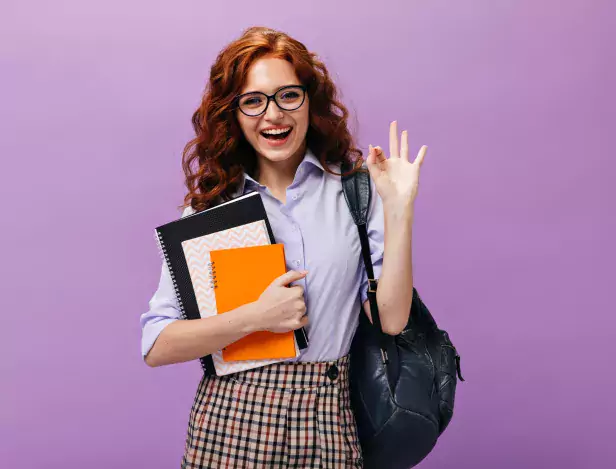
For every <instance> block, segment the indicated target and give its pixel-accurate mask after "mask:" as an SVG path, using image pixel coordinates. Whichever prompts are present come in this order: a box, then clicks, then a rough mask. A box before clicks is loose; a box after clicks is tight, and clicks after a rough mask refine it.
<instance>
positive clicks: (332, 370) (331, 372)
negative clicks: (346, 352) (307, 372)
mask: <svg viewBox="0 0 616 469" xmlns="http://www.w3.org/2000/svg"><path fill="white" fill-rule="evenodd" d="M327 377H328V378H329V379H331V380H332V381H335V380H336V378H337V377H338V367H337V366H336V365H332V366H330V367H329V369H328V370H327Z"/></svg>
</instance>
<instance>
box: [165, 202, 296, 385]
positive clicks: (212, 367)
mask: <svg viewBox="0 0 616 469" xmlns="http://www.w3.org/2000/svg"><path fill="white" fill-rule="evenodd" d="M155 231H156V237H157V240H158V243H159V247H160V250H161V254H162V256H163V257H164V260H165V262H166V264H167V267H168V269H169V272H170V274H171V279H172V281H173V285H174V288H175V292H176V297H177V300H178V303H179V306H180V311H181V314H182V318H183V319H199V318H201V317H202V314H201V312H203V311H205V310H207V309H208V306H209V302H211V301H214V300H213V298H212V297H208V291H207V287H205V286H204V285H202V283H203V282H207V281H208V279H205V278H204V277H205V275H202V274H203V271H202V270H200V269H205V268H206V265H205V264H207V258H208V255H209V253H208V252H207V249H212V248H216V249H221V248H222V249H224V248H228V247H230V246H229V245H226V244H224V243H225V242H227V243H235V244H236V245H237V244H238V243H243V242H244V240H243V239H242V236H243V235H245V236H244V237H245V238H246V241H247V242H250V243H256V242H258V241H256V240H255V238H256V237H260V238H261V243H267V244H274V243H275V242H276V241H275V238H274V234H273V232H272V228H271V225H270V223H269V220H268V218H267V214H266V212H265V207H264V206H263V201H262V200H261V196H260V195H259V193H258V192H250V193H248V194H245V195H242V196H240V197H237V198H235V199H232V200H230V201H228V202H223V203H221V204H219V205H217V206H215V207H212V208H209V209H206V210H203V211H201V212H197V213H193V214H191V215H187V216H185V217H183V218H180V219H178V220H175V221H172V222H170V223H166V224H164V225H161V226H159V227H157V228H156V230H155ZM231 247H233V246H231ZM191 256H192V257H191ZM191 275H192V276H191ZM210 280H211V279H210ZM200 306H201V309H200ZM295 339H296V344H297V347H298V349H299V350H303V349H305V348H306V347H307V346H308V336H307V334H306V332H305V330H304V328H301V329H297V330H296V331H295ZM200 362H201V366H202V368H203V370H204V372H205V373H206V374H219V375H220V374H229V373H233V372H235V371H241V370H243V369H249V368H254V367H256V366H257V365H256V364H251V363H242V364H240V363H232V364H223V363H222V361H221V359H220V358H219V355H218V354H214V357H212V356H211V355H207V356H205V357H201V359H200ZM217 369H218V372H217Z"/></svg>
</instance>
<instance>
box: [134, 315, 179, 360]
mask: <svg viewBox="0 0 616 469" xmlns="http://www.w3.org/2000/svg"><path fill="white" fill-rule="evenodd" d="M174 321H177V319H176V318H160V319H158V320H156V321H149V322H148V323H147V324H146V325H145V326H144V327H143V332H142V335H141V358H142V359H145V357H146V355H147V354H148V353H149V351H150V350H151V349H152V346H153V345H154V342H156V339H158V336H159V335H160V333H161V332H162V331H163V329H164V328H165V327H167V326H168V325H169V324H171V323H172V322H174Z"/></svg>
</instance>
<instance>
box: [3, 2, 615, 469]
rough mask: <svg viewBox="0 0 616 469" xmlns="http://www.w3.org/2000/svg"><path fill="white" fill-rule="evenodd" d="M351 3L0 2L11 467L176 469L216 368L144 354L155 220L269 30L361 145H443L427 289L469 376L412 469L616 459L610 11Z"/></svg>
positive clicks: (420, 204)
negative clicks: (298, 48) (198, 114)
mask: <svg viewBox="0 0 616 469" xmlns="http://www.w3.org/2000/svg"><path fill="white" fill-rule="evenodd" d="M361 3H362V2H357V1H345V2H333V1H331V0H327V1H311V2H297V3H295V2H292V3H282V2H272V1H260V2H255V1H237V0H236V1H234V2H229V1H224V2H206V1H195V0H191V1H189V0H185V1H182V2H162V1H152V0H148V1H145V0H140V1H132V2H125V1H122V2H120V1H117V0H116V1H111V0H108V1H106V2H96V3H95V2H82V1H77V0H70V1H69V0H63V1H60V0H56V1H54V2H45V1H37V2H34V1H25V0H8V1H7V0H3V1H2V3H1V5H0V67H1V73H0V77H1V80H2V86H1V87H0V126H1V127H0V128H1V130H0V155H1V161H2V166H1V171H0V179H1V181H0V182H1V184H0V191H1V192H0V194H1V201H0V203H1V206H0V210H1V212H0V213H1V215H2V216H1V220H2V221H1V223H2V229H1V235H0V236H1V237H2V248H1V249H2V260H1V267H0V280H1V282H0V285H1V286H0V288H1V291H0V295H1V296H2V324H1V329H0V330H1V331H2V333H1V336H2V339H1V340H0V348H1V349H0V351H1V357H2V360H1V361H0V367H1V368H0V376H1V379H2V382H1V383H2V386H1V389H2V393H1V394H2V396H1V398H0V467H3V468H17V467H19V468H21V469H30V468H36V469H41V468H63V469H69V468H83V467H87V468H89V469H103V468H135V467H137V468H151V469H156V468H161V469H163V468H164V469H167V468H172V467H179V460H180V457H181V453H182V449H183V443H184V438H185V430H186V425H187V419H188V412H189V409H190V406H191V403H192V398H193V395H194V392H195V390H196V385H197V380H198V378H199V372H200V369H199V366H198V365H197V364H196V363H194V362H193V363H188V364H183V365H177V366H171V367H165V368H159V369H150V368H148V367H146V366H145V365H144V364H143V363H142V362H141V357H140V352H139V350H140V349H139V343H140V329H139V322H138V320H139V315H140V314H141V313H142V312H143V311H145V309H146V308H147V306H148V304H147V302H148V300H149V298H150V297H151V295H152V293H153V291H154V289H155V288H156V285H157V282H158V275H159V269H160V262H161V261H160V258H159V257H158V252H157V250H156V247H155V244H154V241H153V228H154V227H155V226H156V225H158V224H161V223H163V222H166V221H168V220H171V219H173V218H174V217H177V216H178V215H179V212H178V211H177V210H176V209H175V207H176V206H177V205H178V204H180V203H181V201H182V197H183V194H184V191H183V180H182V173H181V169H180V153H181V150H182V148H183V145H184V144H185V142H186V141H187V140H188V139H189V138H190V137H191V128H190V124H189V121H190V116H191V113H192V112H193V110H194V108H195V106H196V105H197V103H198V101H199V98H200V94H201V91H202V89H203V85H204V83H205V81H206V77H207V75H208V72H209V67H210V65H211V63H212V61H213V59H214V57H215V55H216V54H217V52H218V51H219V50H220V49H221V48H222V47H223V46H224V45H225V44H226V43H228V41H230V40H231V39H233V38H235V37H236V36H237V35H238V34H239V33H240V32H241V31H242V30H243V29H244V28H245V27H247V26H250V25H253V24H265V25H270V26H272V27H279V28H283V29H285V30H286V31H288V32H289V33H291V34H292V35H295V36H296V37H297V38H298V39H300V40H302V41H303V42H304V43H305V44H306V45H307V46H308V47H309V48H310V49H311V50H314V51H317V52H318V53H319V54H320V55H321V56H322V57H323V59H324V60H325V62H326V64H327V65H328V66H329V68H330V71H331V72H332V75H333V77H334V79H335V80H336V82H337V83H338V84H339V85H340V88H341V90H342V97H343V100H344V102H345V103H346V104H348V106H349V107H350V109H351V111H352V112H353V113H354V114H355V115H356V116H357V122H358V123H359V126H357V127H356V130H357V135H358V137H359V144H360V146H361V147H362V148H364V149H365V148H367V146H368V144H369V143H371V144H374V145H384V146H386V145H387V135H388V123H389V121H390V120H392V119H398V120H399V122H400V127H401V129H409V132H410V139H411V143H412V145H413V148H414V149H415V151H416V150H417V149H418V148H419V146H420V145H421V144H424V143H425V144H428V145H429V151H428V155H427V158H426V162H425V165H424V170H423V172H422V185H421V189H420V194H419V198H418V200H417V217H416V225H415V226H416V228H415V231H414V234H415V238H414V252H415V278H416V283H417V286H418V288H419V289H420V291H421V292H422V293H423V296H424V297H425V300H426V302H427V303H428V305H429V306H430V308H431V309H432V310H433V312H434V314H435V316H436V317H437V318H438V320H439V321H440V324H441V325H442V326H443V327H445V328H446V329H447V330H448V331H449V332H450V334H451V336H452V338H453V340H454V343H455V344H456V345H457V347H458V348H459V351H460V353H461V354H462V358H463V362H462V364H463V372H464V375H465V378H467V382H466V383H462V384H461V385H460V386H459V391H458V394H457V406H456V412H455V417H454V420H453V422H452V424H451V426H450V427H449V429H448V430H447V431H446V432H445V434H444V435H443V437H442V439H441V440H440V442H439V444H438V446H437V448H436V449H435V451H434V452H433V453H432V454H431V455H430V456H429V457H428V458H427V459H426V460H425V462H424V463H423V464H422V465H421V467H423V468H426V469H429V468H441V467H456V468H460V469H466V468H469V469H470V468H473V469H476V468H479V467H486V468H499V469H508V468H516V469H518V468H542V467H550V468H570V469H572V468H607V467H616V466H615V464H616V455H615V452H614V444H613V442H612V441H611V440H612V438H613V436H614V430H613V424H612V418H613V417H614V415H615V405H614V398H613V389H614V384H616V383H615V380H614V372H613V370H614V365H613V361H614V358H613V357H614V349H613V347H612V346H611V342H612V340H613V336H614V334H613V332H614V326H615V321H614V319H613V314H614V312H615V310H614V306H613V305H614V300H613V293H612V292H613V283H614V260H615V256H614V248H613V243H612V242H610V241H613V240H614V239H615V238H616V226H615V221H614V212H615V210H614V205H615V203H614V202H615V200H616V197H615V194H614V190H613V188H612V187H610V185H611V179H612V178H613V175H612V174H611V173H612V172H613V171H614V170H616V163H614V146H615V145H614V143H615V142H614V129H615V125H614V124H615V121H616V119H615V117H616V116H615V109H616V108H615V103H614V84H615V83H616V68H615V65H614V43H615V41H616V39H615V38H614V28H615V27H616V25H615V20H614V19H615V18H616V9H615V8H614V6H613V2H609V1H593V0H579V1H573V0H569V1H567V0H541V1H538V0H524V1H522V0H518V1H513V0H498V1H495V0H472V1H434V0H432V1H408V2H389V1H378V2H376V3H374V2H370V3H367V4H365V5H362V4H361ZM396 3H399V4H396ZM609 130H611V131H612V133H611V135H610V133H609ZM610 280H611V282H609V281H610ZM608 282H609V284H608ZM610 287H612V288H611V289H610Z"/></svg>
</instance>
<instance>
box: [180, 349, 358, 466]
mask: <svg viewBox="0 0 616 469" xmlns="http://www.w3.org/2000/svg"><path fill="white" fill-rule="evenodd" d="M348 370H349V358H348V356H345V357H343V358H341V359H339V360H335V361H329V362H311V363H306V362H297V363H289V362H287V363H285V362H283V363H276V364H273V365H268V366H265V367H262V368H257V369H254V370H247V371H242V372H239V373H235V374H233V375H228V376H204V377H203V379H202V380H201V382H200V383H199V388H198V391H197V395H196V396H195V401H194V404H193V406H192V409H191V412H190V422H189V425H188V435H187V437H186V447H185V452H184V456H183V458H182V466H181V467H182V469H197V468H199V469H201V468H207V469H216V468H291V467H293V468H302V469H303V468H326V469H329V468H332V469H333V468H345V469H346V468H357V469H359V468H361V467H362V457H361V449H360V445H359V439H358V437H357V428H356V424H355V419H354V416H353V413H352V410H351V404H350V399H349V379H348Z"/></svg>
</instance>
